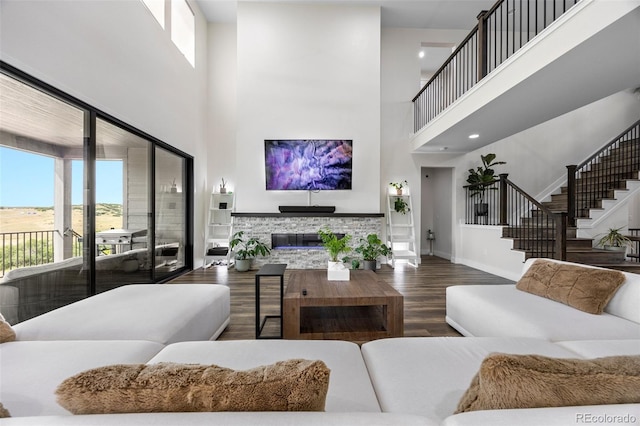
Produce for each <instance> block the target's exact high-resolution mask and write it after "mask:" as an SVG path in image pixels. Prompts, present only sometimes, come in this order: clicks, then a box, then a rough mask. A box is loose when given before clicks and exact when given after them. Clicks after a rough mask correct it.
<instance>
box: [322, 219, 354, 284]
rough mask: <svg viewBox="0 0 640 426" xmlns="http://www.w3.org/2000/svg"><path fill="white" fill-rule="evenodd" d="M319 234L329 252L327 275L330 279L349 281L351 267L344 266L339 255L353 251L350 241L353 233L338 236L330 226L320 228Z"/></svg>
mask: <svg viewBox="0 0 640 426" xmlns="http://www.w3.org/2000/svg"><path fill="white" fill-rule="evenodd" d="M318 235H319V236H320V239H321V240H322V246H323V247H324V248H325V249H326V250H327V252H328V253H329V262H328V264H327V277H328V279H329V280H330V281H332V280H337V281H348V280H349V269H347V268H346V267H345V266H344V263H343V262H341V261H340V260H338V256H340V254H341V253H345V254H346V253H348V252H349V251H351V247H349V245H348V244H349V241H351V235H349V234H345V235H344V236H343V237H342V238H338V236H337V235H336V234H334V233H333V231H331V230H329V229H328V228H325V229H320V230H319V231H318Z"/></svg>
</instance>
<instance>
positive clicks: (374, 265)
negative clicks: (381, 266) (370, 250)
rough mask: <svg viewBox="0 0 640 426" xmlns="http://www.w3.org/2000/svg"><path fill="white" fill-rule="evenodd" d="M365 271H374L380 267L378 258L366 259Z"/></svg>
mask: <svg viewBox="0 0 640 426" xmlns="http://www.w3.org/2000/svg"><path fill="white" fill-rule="evenodd" d="M363 268H364V270H365V271H373V272H375V271H376V269H378V261H377V260H365V261H364V266H363Z"/></svg>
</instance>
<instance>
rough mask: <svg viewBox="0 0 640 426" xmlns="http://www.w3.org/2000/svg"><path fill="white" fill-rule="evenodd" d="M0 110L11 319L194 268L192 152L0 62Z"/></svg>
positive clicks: (0, 220) (5, 276) (0, 268)
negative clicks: (182, 150)
mask: <svg viewBox="0 0 640 426" xmlns="http://www.w3.org/2000/svg"><path fill="white" fill-rule="evenodd" d="M0 117H2V119H1V120H0V135H1V136H2V137H0V240H2V244H0V278H2V280H3V284H9V283H10V285H11V286H12V287H16V288H17V289H19V291H16V292H12V293H10V294H9V296H7V297H1V298H0V311H1V312H2V314H3V315H4V316H5V318H7V319H8V320H9V321H10V323H12V324H15V323H18V322H20V321H24V320H27V319H29V318H32V317H34V316H36V315H40V314H42V313H44V312H47V311H50V310H52V309H55V308H58V307H61V306H64V305H66V304H68V303H72V302H74V301H76V300H79V299H82V298H84V297H87V296H90V295H93V294H96V293H100V292H102V291H106V290H109V289H111V288H113V287H116V286H120V285H127V284H132V283H152V282H161V281H164V280H167V279H170V278H171V277H173V276H176V275H179V274H180V273H182V272H185V271H186V270H188V269H190V268H192V267H193V224H192V221H191V218H192V217H193V198H192V192H193V191H192V190H191V188H193V158H191V157H189V156H188V155H187V154H184V153H182V152H179V151H178V150H176V149H174V148H172V147H170V146H169V145H166V144H165V143H163V142H162V141H160V140H157V139H155V138H153V137H152V136H150V135H147V134H145V133H143V132H140V131H139V130H137V129H134V128H133V127H131V126H129V125H127V124H126V123H123V122H120V121H119V120H117V119H116V118H113V117H111V116H108V115H107V114H104V113H102V112H101V111H98V110H96V109H95V108H94V107H91V106H90V105H88V104H85V103H83V102H82V101H79V100H78V99H75V98H73V97H71V96H69V95H67V94H65V93H63V92H61V91H59V90H57V89H55V88H53V87H50V86H46V85H43V84H42V83H41V82H39V81H37V80H35V79H34V78H32V77H30V76H28V75H27V74H25V73H23V72H21V71H20V70H17V69H15V68H13V67H11V66H10V65H8V64H6V63H5V62H2V61H0ZM155 182H157V184H155ZM154 188H155V192H154ZM174 188H175V190H174ZM156 209H157V211H156ZM43 266H45V268H43ZM43 269H44V270H43ZM42 282H46V284H47V285H46V286H43V285H41V284H42Z"/></svg>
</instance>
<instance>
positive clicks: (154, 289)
mask: <svg viewBox="0 0 640 426" xmlns="http://www.w3.org/2000/svg"><path fill="white" fill-rule="evenodd" d="M230 309H231V302H230V291H229V288H228V287H226V286H223V285H215V284H134V285H125V286H122V287H118V288H115V289H113V290H109V291H106V292H104V293H100V294H97V295H95V296H92V297H88V298H86V299H83V300H80V301H78V302H75V303H72V304H70V305H67V306H63V307H62V308H58V309H55V310H53V311H51V312H47V313H45V314H43V315H40V316H37V317H35V318H32V319H30V320H27V321H24V322H21V323H19V324H16V325H15V326H14V329H15V331H16V335H17V340H151V341H154V342H158V343H162V344H169V343H173V342H180V341H186V340H207V339H214V338H216V337H217V336H218V335H219V334H220V333H222V331H223V330H224V328H225V327H226V326H227V324H228V322H229V316H230Z"/></svg>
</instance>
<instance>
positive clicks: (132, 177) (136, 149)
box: [95, 119, 152, 293]
mask: <svg viewBox="0 0 640 426" xmlns="http://www.w3.org/2000/svg"><path fill="white" fill-rule="evenodd" d="M96 126H97V132H96V138H97V154H96V178H95V188H96V207H95V212H96V214H95V224H96V225H95V227H96V228H95V229H96V292H98V293H100V292H103V291H106V290H109V289H112V288H114V287H118V286H121V285H126V284H131V283H135V282H150V281H151V278H152V277H151V267H150V263H149V259H150V256H149V250H150V248H149V247H148V244H147V242H148V236H149V147H150V143H149V142H148V141H146V140H144V139H142V138H140V137H138V136H136V135H134V134H132V133H131V132H128V131H127V130H124V129H122V128H120V127H117V126H115V125H113V124H111V123H109V122H107V121H105V120H102V119H98V120H97V123H96Z"/></svg>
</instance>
